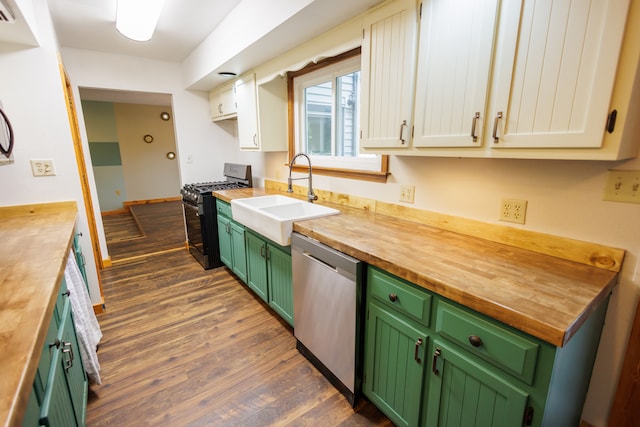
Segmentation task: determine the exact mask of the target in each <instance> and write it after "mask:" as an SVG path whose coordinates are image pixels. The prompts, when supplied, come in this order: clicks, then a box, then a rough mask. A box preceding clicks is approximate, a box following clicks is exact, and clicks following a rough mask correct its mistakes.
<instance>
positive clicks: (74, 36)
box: [48, 0, 241, 62]
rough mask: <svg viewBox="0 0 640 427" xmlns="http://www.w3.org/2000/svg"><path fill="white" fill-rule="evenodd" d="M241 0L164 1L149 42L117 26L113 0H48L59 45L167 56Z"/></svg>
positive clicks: (175, 57)
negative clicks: (127, 36)
mask: <svg viewBox="0 0 640 427" xmlns="http://www.w3.org/2000/svg"><path fill="white" fill-rule="evenodd" d="M240 1H241V0H166V2H165V6H164V9H163V11H162V14H161V15H160V19H159V21H158V25H157V26H156V30H155V32H154V33H153V37H152V38H151V40H150V41H148V42H137V41H134V40H130V39H128V38H126V37H125V36H123V35H122V34H120V33H119V32H118V31H117V30H116V27H115V20H116V5H117V0H48V3H49V9H50V11H51V18H52V19H53V24H54V26H55V29H56V34H57V35H58V40H59V42H60V44H61V45H62V46H66V47H74V48H78V49H87V50H96V51H99V52H107V53H118V54H122V55H131V56H141V57H145V58H152V59H159V60H165V61H178V62H180V61H182V60H183V59H184V58H186V57H187V55H189V54H190V53H191V52H192V51H193V49H195V48H196V46H198V45H199V44H200V43H201V42H202V41H203V40H204V39H205V38H206V37H207V36H208V35H209V34H210V33H211V32H212V31H213V29H214V28H215V27H216V26H217V25H218V23H220V21H221V20H222V19H223V18H224V17H225V16H226V15H227V14H228V13H229V12H230V11H231V10H232V9H233V8H234V7H235V6H236V5H237V4H238V3H240Z"/></svg>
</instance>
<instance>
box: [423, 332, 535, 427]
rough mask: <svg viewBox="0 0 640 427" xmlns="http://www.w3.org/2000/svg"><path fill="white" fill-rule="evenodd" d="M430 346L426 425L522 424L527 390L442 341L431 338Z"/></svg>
mask: <svg viewBox="0 0 640 427" xmlns="http://www.w3.org/2000/svg"><path fill="white" fill-rule="evenodd" d="M433 348H434V350H433V359H432V360H431V361H430V362H431V364H432V366H431V368H430V369H431V375H430V376H429V394H428V401H429V406H428V411H427V413H426V425H429V426H439V427H454V426H466V427H485V426H495V427H498V426H501V427H509V426H519V425H522V420H523V419H524V417H523V415H524V414H525V412H526V406H527V401H528V398H529V395H528V393H527V392H526V391H523V390H521V389H519V388H518V387H517V386H516V385H514V384H513V383H512V382H510V381H509V380H508V379H505V378H503V377H501V376H500V375H497V374H495V373H494V372H492V371H491V370H489V369H486V367H485V364H484V363H482V362H478V361H477V359H476V358H474V357H473V356H470V355H467V354H464V353H463V352H460V351H456V350H454V349H453V347H450V346H449V345H447V344H445V343H444V342H443V341H439V340H436V341H434V343H433Z"/></svg>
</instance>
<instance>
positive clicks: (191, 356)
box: [87, 202, 392, 426]
mask: <svg viewBox="0 0 640 427" xmlns="http://www.w3.org/2000/svg"><path fill="white" fill-rule="evenodd" d="M171 203H173V202H171ZM158 205H160V206H154V205H145V206H146V208H144V209H143V210H144V211H145V214H142V215H137V219H138V222H139V224H140V227H141V228H142V229H143V233H144V236H145V237H140V238H134V239H128V240H127V244H128V245H129V250H128V251H127V250H124V249H123V247H122V246H120V245H121V244H124V242H123V241H120V242H117V245H118V247H117V248H118V249H117V251H114V252H117V255H116V258H115V259H114V265H113V266H112V267H110V268H107V269H105V270H103V271H102V281H103V288H104V293H105V300H106V312H105V313H103V314H101V315H99V316H98V320H99V322H100V325H101V328H102V331H103V334H104V337H103V339H102V342H101V345H100V350H99V352H98V356H99V359H100V364H101V367H102V370H101V376H102V384H101V385H95V384H92V385H91V386H90V391H89V403H88V413H87V425H88V426H147V425H154V426H158V425H162V426H205V425H206V426H209V425H212V426H213V425H215V426H267V425H277V426H390V425H392V424H391V422H390V421H389V420H388V419H387V418H386V417H385V416H384V415H383V414H382V413H380V411H378V410H377V409H376V408H375V407H374V406H373V405H372V404H371V403H369V402H368V401H367V400H366V399H364V398H362V399H360V401H359V403H358V405H357V406H356V408H355V409H354V408H351V407H350V406H349V404H348V402H347V401H346V399H345V398H344V397H343V396H342V395H341V394H340V393H339V392H338V391H337V390H336V389H335V388H334V387H333V386H332V385H331V384H330V383H329V382H328V381H327V380H326V379H325V378H324V377H323V376H322V375H321V374H320V373H319V372H318V371H317V370H316V369H315V367H313V365H311V363H309V362H308V361H307V359H305V358H304V357H303V356H302V355H300V353H298V351H297V350H296V349H295V338H294V337H293V333H292V329H291V328H290V327H289V326H288V325H287V324H286V323H284V322H283V321H281V320H280V318H279V317H278V316H277V315H275V314H274V313H273V312H272V311H271V310H270V309H269V307H268V306H267V305H266V304H264V303H263V302H262V300H260V299H258V298H257V297H255V296H254V295H253V294H252V293H251V292H250V291H249V290H248V289H247V288H246V286H245V285H244V284H243V283H242V282H240V281H239V280H238V279H237V278H236V277H235V276H234V275H232V274H231V273H230V272H229V270H227V269H226V268H217V269H213V270H204V269H202V267H201V266H200V264H198V263H197V262H196V261H195V260H194V259H193V258H192V257H191V255H190V254H189V253H188V252H187V250H186V249H185V248H184V232H183V231H182V230H183V229H182V214H181V211H179V210H176V209H174V208H173V207H171V206H167V205H165V204H164V203H162V204H158ZM153 211H155V212H156V214H154V213H153ZM176 211H177V212H176ZM160 212H164V213H163V214H160ZM177 214H179V218H180V221H179V224H177V225H176V227H177V228H179V230H180V232H179V233H177V234H179V235H181V237H180V239H181V241H179V242H178V243H179V245H178V246H176V248H178V247H180V246H181V247H182V249H181V250H178V249H176V250H173V249H171V246H173V244H169V243H168V240H167V234H170V233H173V231H175V230H164V232H160V230H162V229H163V228H164V227H166V224H168V223H175V222H177V221H174V220H171V219H168V218H167V217H166V216H167V215H173V216H176V215H177ZM111 219H112V220H114V221H117V220H118V218H111ZM124 223H126V221H124V222H123V224H124ZM105 229H107V227H106V226H105ZM112 229H113V228H112ZM116 229H117V227H116ZM152 229H155V230H156V231H158V232H157V233H154V232H150V230H152ZM110 233H111V232H109V233H108V235H107V240H109V234H110ZM115 235H120V236H121V234H118V233H116V234H115ZM156 238H157V239H158V241H159V242H162V243H159V242H156V243H155V244H154V243H152V242H151V241H152V240H154V239H156ZM112 247H113V246H112V244H111V243H110V244H109V250H110V253H111V248H112ZM143 248H144V249H143ZM143 251H147V252H146V253H148V254H150V255H142V254H141V253H142V252H143ZM152 252H154V253H152ZM132 254H135V255H132ZM111 256H112V257H113V256H114V255H113V253H111ZM115 261H117V262H115Z"/></svg>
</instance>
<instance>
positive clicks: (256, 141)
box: [253, 133, 258, 147]
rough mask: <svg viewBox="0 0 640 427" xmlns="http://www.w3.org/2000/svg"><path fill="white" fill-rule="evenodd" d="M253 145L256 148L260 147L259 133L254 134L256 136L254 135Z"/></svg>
mask: <svg viewBox="0 0 640 427" xmlns="http://www.w3.org/2000/svg"><path fill="white" fill-rule="evenodd" d="M253 145H254V146H255V147H257V146H258V134H257V133H254V134H253Z"/></svg>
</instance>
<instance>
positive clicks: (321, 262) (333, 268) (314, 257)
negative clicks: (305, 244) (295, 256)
mask: <svg viewBox="0 0 640 427" xmlns="http://www.w3.org/2000/svg"><path fill="white" fill-rule="evenodd" d="M302 255H304V256H306V257H307V258H309V259H311V260H312V261H315V262H317V263H320V264H322V265H324V266H325V267H327V268H328V269H329V270H332V271H335V272H336V273H339V271H338V267H336V266H335V265H331V264H329V263H328V262H326V261H323V260H321V259H320V258H318V257H317V256H314V255H313V254H312V253H310V252H309V251H303V252H302Z"/></svg>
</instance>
